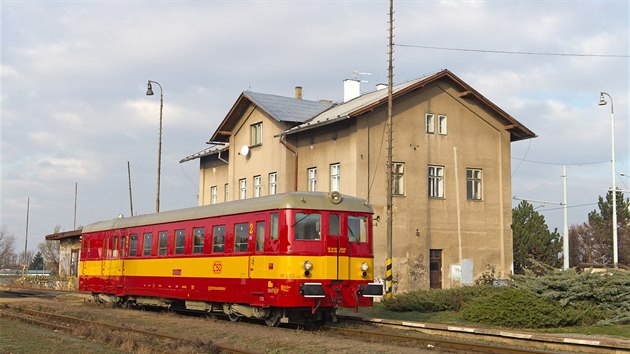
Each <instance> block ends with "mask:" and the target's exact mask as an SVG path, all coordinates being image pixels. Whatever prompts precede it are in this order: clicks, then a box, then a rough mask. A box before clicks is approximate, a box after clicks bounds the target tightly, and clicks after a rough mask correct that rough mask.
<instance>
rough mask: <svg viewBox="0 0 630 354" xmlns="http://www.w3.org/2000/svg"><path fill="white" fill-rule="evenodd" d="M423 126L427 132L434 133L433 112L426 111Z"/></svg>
mask: <svg viewBox="0 0 630 354" xmlns="http://www.w3.org/2000/svg"><path fill="white" fill-rule="evenodd" d="M424 126H425V131H426V132H427V133H429V134H433V133H435V115H434V114H433V113H427V114H425V115H424Z"/></svg>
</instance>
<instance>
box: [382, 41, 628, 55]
mask: <svg viewBox="0 0 630 354" xmlns="http://www.w3.org/2000/svg"><path fill="white" fill-rule="evenodd" d="M394 45H395V46H397V47H407V48H420V49H434V50H448V51H458V52H476V53H492V54H511V55H541V56H558V57H590V58H630V55H627V54H587V53H553V52H526V51H510V50H493V49H471V48H454V47H435V46H428V45H419V44H394Z"/></svg>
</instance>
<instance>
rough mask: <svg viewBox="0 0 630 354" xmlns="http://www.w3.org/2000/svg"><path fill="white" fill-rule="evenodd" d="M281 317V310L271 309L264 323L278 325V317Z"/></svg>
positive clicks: (272, 325) (270, 325)
mask: <svg viewBox="0 0 630 354" xmlns="http://www.w3.org/2000/svg"><path fill="white" fill-rule="evenodd" d="M281 318H282V312H281V311H280V310H277V309H273V310H271V312H270V313H269V316H267V317H266V318H265V323H266V324H267V326H269V327H278V325H279V324H280V319H281Z"/></svg>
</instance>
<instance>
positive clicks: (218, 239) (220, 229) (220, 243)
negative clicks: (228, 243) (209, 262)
mask: <svg viewBox="0 0 630 354" xmlns="http://www.w3.org/2000/svg"><path fill="white" fill-rule="evenodd" d="M225 230H226V225H225V224H221V225H214V226H212V253H224V252H225Z"/></svg>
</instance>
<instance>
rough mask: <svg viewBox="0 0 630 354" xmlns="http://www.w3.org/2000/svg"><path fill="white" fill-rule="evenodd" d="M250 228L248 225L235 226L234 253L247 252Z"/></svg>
mask: <svg viewBox="0 0 630 354" xmlns="http://www.w3.org/2000/svg"><path fill="white" fill-rule="evenodd" d="M248 228H249V224H248V223H241V224H235V225H234V252H247V235H248V232H247V230H248Z"/></svg>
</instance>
